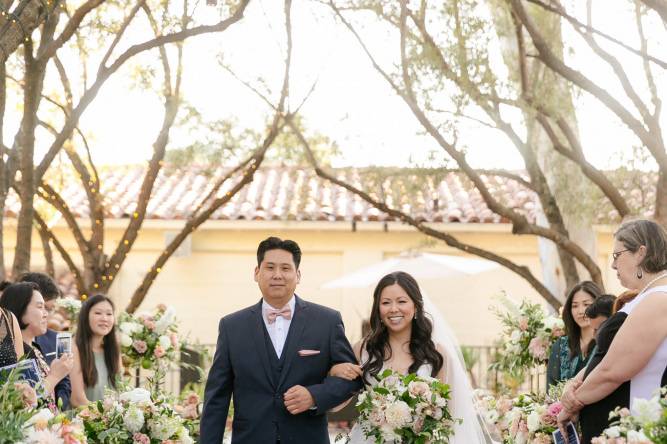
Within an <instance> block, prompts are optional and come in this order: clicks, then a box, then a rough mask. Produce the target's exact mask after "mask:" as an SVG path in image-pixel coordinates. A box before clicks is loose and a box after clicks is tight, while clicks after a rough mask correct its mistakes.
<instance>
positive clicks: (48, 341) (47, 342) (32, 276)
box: [19, 272, 72, 410]
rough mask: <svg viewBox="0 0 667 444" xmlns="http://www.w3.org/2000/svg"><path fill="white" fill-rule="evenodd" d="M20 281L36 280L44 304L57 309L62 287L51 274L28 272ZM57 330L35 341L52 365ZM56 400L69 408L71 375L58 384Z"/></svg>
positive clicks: (47, 308)
mask: <svg viewBox="0 0 667 444" xmlns="http://www.w3.org/2000/svg"><path fill="white" fill-rule="evenodd" d="M19 282H34V283H35V284H37V285H38V286H39V292H40V293H41V294H42V297H44V306H45V308H46V310H47V311H48V312H52V311H53V310H54V309H55V305H56V299H58V297H60V289H59V288H58V286H57V285H56V283H55V282H54V281H53V279H51V277H50V276H48V275H46V274H44V273H35V272H32V273H26V274H24V275H23V276H21V279H19ZM57 334H58V333H57V332H55V331H53V330H51V329H50V328H49V329H47V330H46V333H44V334H43V335H41V336H37V337H36V338H35V342H36V343H37V346H38V347H39V350H40V351H41V352H42V355H44V359H46V363H47V364H49V365H51V361H53V360H54V359H55V358H56V336H57ZM55 394H56V402H57V403H59V404H60V408H61V409H63V410H65V409H68V408H69V398H70V396H71V395H72V384H71V382H70V379H69V376H65V377H64V378H63V379H61V380H60V382H58V384H56V388H55Z"/></svg>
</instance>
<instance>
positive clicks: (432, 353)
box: [361, 271, 444, 381]
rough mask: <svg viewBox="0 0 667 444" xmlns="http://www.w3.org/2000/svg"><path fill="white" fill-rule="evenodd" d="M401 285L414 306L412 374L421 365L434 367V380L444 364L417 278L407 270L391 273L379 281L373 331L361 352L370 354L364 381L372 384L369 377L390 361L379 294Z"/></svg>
mask: <svg viewBox="0 0 667 444" xmlns="http://www.w3.org/2000/svg"><path fill="white" fill-rule="evenodd" d="M394 284H398V285H399V286H400V287H401V288H402V289H403V290H405V292H406V293H407V294H408V296H409V297H410V299H412V302H414V304H415V317H414V319H413V320H412V332H411V334H410V354H411V355H412V360H413V362H412V365H411V366H410V368H409V369H408V372H410V373H416V372H417V369H419V367H420V366H421V365H422V364H431V367H432V369H433V370H432V371H431V376H433V377H435V376H436V375H437V374H438V372H439V371H440V369H441V368H442V366H443V364H444V358H443V356H442V355H441V354H440V353H439V352H438V350H437V349H436V348H435V344H434V343H433V339H431V333H432V332H433V324H432V323H431V320H430V319H428V318H427V317H426V316H424V300H423V298H422V294H421V291H420V290H419V285H418V284H417V281H416V280H415V278H413V277H412V276H410V275H409V274H408V273H406V272H404V271H396V272H394V273H389V274H388V275H386V276H385V277H383V278H382V279H380V282H378V284H377V286H376V287H375V291H374V292H373V309H372V310H371V330H370V332H368V334H367V335H366V337H365V338H364V340H363V342H362V345H361V349H362V350H364V349H365V350H366V352H367V353H368V362H367V363H365V364H364V366H363V380H364V381H369V380H370V378H369V376H375V375H377V374H378V373H380V370H382V365H383V364H384V361H385V360H387V359H390V358H391V347H390V346H389V332H388V331H387V327H386V326H385V325H384V324H383V323H382V319H381V318H380V295H381V294H382V290H384V289H385V288H386V287H389V286H391V285H394Z"/></svg>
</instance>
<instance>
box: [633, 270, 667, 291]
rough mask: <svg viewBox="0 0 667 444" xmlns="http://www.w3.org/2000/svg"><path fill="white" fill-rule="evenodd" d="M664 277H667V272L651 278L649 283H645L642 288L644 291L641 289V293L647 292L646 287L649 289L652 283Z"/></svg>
mask: <svg viewBox="0 0 667 444" xmlns="http://www.w3.org/2000/svg"><path fill="white" fill-rule="evenodd" d="M664 277H667V273H663V274H661V275H660V276H657V277H655V278H653V279H651V280H650V281H649V282H648V284H646V285H644V288H642V291H640V292H639V294H642V293H643V292H645V291H646V289H647V288H648V287H650V286H651V285H652V284H654V283H656V282H658V281H659V280H660V279H662V278H664Z"/></svg>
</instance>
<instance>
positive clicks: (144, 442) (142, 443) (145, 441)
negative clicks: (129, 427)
mask: <svg viewBox="0 0 667 444" xmlns="http://www.w3.org/2000/svg"><path fill="white" fill-rule="evenodd" d="M132 440H133V441H134V442H135V443H139V444H151V439H150V438H149V437H148V436H146V435H144V434H143V433H139V432H137V433H135V434H134V435H132Z"/></svg>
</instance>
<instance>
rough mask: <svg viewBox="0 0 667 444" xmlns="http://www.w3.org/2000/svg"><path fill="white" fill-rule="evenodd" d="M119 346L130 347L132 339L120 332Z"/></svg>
mask: <svg viewBox="0 0 667 444" xmlns="http://www.w3.org/2000/svg"><path fill="white" fill-rule="evenodd" d="M120 345H122V346H123V347H130V346H132V338H131V337H130V336H129V335H127V334H126V333H122V332H121V334H120Z"/></svg>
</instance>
